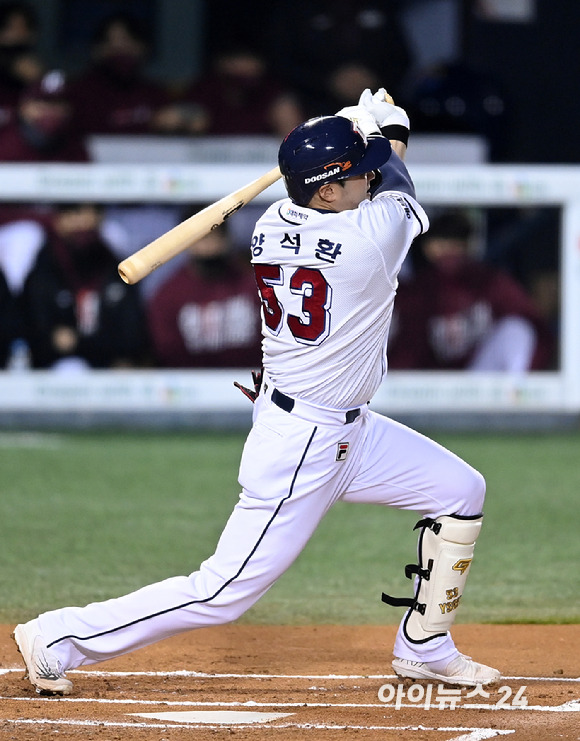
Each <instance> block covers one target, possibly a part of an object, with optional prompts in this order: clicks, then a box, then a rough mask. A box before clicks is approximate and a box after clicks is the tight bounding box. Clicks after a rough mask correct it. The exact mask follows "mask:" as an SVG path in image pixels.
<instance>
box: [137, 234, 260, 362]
mask: <svg viewBox="0 0 580 741" xmlns="http://www.w3.org/2000/svg"><path fill="white" fill-rule="evenodd" d="M246 262H247V261H246ZM148 310H149V326H150V333H151V338H152V343H153V350H154V356H155V360H156V363H157V364H158V365H161V366H165V367H169V368H212V367H216V368H220V367H227V368H236V367H237V368H247V367H252V368H254V367H259V366H260V364H261V349H260V345H261V322H260V303H259V300H258V291H257V288H256V281H255V279H254V275H253V273H252V271H251V270H250V268H249V265H247V264H245V265H242V264H241V261H240V260H239V259H238V258H237V256H236V255H234V254H232V251H231V247H230V244H229V241H228V239H227V232H226V230H225V226H222V227H219V228H218V229H214V230H213V231H212V232H210V233H209V234H208V235H207V236H206V237H204V238H203V239H200V240H198V241H197V242H196V243H195V244H194V245H192V246H191V248H190V250H189V260H188V262H187V263H186V264H185V265H183V266H181V267H180V268H179V269H178V270H177V271H176V272H175V273H174V274H173V275H172V276H171V277H169V278H168V279H167V281H166V282H165V283H163V284H162V285H161V286H160V287H159V289H158V290H157V292H156V293H155V294H154V296H153V297H152V299H151V300H150V302H149V306H148Z"/></svg>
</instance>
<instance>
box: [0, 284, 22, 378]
mask: <svg viewBox="0 0 580 741" xmlns="http://www.w3.org/2000/svg"><path fill="white" fill-rule="evenodd" d="M17 336H18V320H17V314H16V301H15V298H14V296H13V294H12V292H11V291H10V289H9V287H8V281H7V280H6V278H5V276H4V273H3V272H2V271H1V270H0V368H6V366H7V364H8V361H9V358H10V355H11V351H12V346H13V342H14V340H15V339H16V338H17Z"/></svg>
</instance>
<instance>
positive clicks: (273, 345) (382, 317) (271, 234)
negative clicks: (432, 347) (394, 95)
mask: <svg viewBox="0 0 580 741" xmlns="http://www.w3.org/2000/svg"><path fill="white" fill-rule="evenodd" d="M427 227H428V220H427V216H426V214H425V212H424V211H423V209H422V208H421V206H420V205H419V204H418V203H417V202H416V201H415V200H414V199H413V198H411V197H410V196H409V195H406V194H403V193H397V192H388V191H387V192H383V193H379V194H378V195H377V196H376V197H375V198H374V199H373V200H372V201H364V202H363V203H362V204H361V205H360V206H359V207H358V208H357V209H353V210H348V211H342V212H340V213H335V212H332V211H318V210H315V209H311V208H307V207H302V206H297V205H296V204H294V203H293V202H292V201H291V200H290V199H283V200H281V201H277V202H276V203H274V204H272V206H270V208H269V209H268V210H267V211H266V212H265V214H264V215H263V216H262V217H261V218H260V219H259V220H258V222H257V224H256V228H255V230H254V233H253V235H252V263H253V265H254V270H255V275H256V281H257V284H258V291H259V293H260V298H261V301H262V333H263V342H262V348H263V355H264V368H265V370H266V372H267V374H268V376H269V377H270V379H271V381H272V382H273V383H274V385H275V386H276V387H277V388H278V389H279V390H280V391H283V392H284V393H286V394H288V395H289V396H293V397H296V398H300V399H303V400H305V401H308V402H310V403H312V404H315V405H318V406H322V407H328V408H332V409H349V408H353V407H356V406H360V405H362V404H365V403H366V402H368V401H370V399H371V398H372V396H373V395H374V393H375V392H376V390H377V388H378V386H379V385H380V383H381V381H382V379H383V376H384V374H385V372H386V369H387V360H386V346H387V337H388V332H389V326H390V323H391V316H392V311H393V301H394V298H395V293H396V288H397V275H398V273H399V270H400V267H401V264H402V262H403V260H404V258H405V256H406V254H407V252H408V250H409V247H410V245H411V242H412V241H413V239H414V238H415V237H416V236H417V235H418V234H420V233H421V232H422V231H424V230H425V229H426V228H427Z"/></svg>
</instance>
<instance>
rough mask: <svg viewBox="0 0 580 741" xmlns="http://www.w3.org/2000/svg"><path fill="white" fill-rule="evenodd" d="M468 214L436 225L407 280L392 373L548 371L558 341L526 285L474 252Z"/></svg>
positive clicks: (453, 214)
mask: <svg viewBox="0 0 580 741" xmlns="http://www.w3.org/2000/svg"><path fill="white" fill-rule="evenodd" d="M471 237H472V226H471V222H470V220H469V218H468V217H467V216H466V215H465V214H464V213H463V212H460V211H449V212H446V213H443V214H441V215H440V216H439V217H437V218H435V219H432V221H431V227H430V229H429V231H428V232H427V234H425V235H424V237H423V238H422V241H421V242H418V245H419V246H420V248H421V251H422V252H421V255H420V257H421V258H422V262H423V264H421V261H420V260H418V262H419V265H418V266H417V269H416V272H415V274H414V275H413V276H412V277H411V278H409V279H407V280H401V283H400V286H399V290H398V293H397V300H396V302H395V316H394V319H393V325H392V329H391V337H390V340H389V367H390V368H391V369H407V370H413V369H415V370H420V369H432V370H458V369H468V370H479V371H513V372H525V371H528V370H544V369H547V368H549V367H550V363H551V361H552V354H553V339H552V337H551V334H550V332H549V330H548V328H547V326H546V325H545V323H544V321H543V320H542V318H541V316H540V313H539V311H538V310H537V308H536V307H535V305H534V303H533V301H532V300H531V298H530V297H529V296H528V295H527V294H526V292H525V291H524V289H523V287H522V286H521V285H520V284H519V283H517V282H516V281H515V280H514V279H513V278H511V276H509V275H508V274H507V273H505V272H503V271H501V270H499V269H497V268H495V267H491V266H490V265H486V264H485V263H483V262H481V261H479V260H477V259H475V258H473V257H471V256H470V254H469V250H470V241H471Z"/></svg>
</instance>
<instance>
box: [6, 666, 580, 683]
mask: <svg viewBox="0 0 580 741" xmlns="http://www.w3.org/2000/svg"><path fill="white" fill-rule="evenodd" d="M24 671H25V670H24V667H23V666H17V667H8V668H4V669H0V675H2V674H10V673H12V672H24ZM67 674H79V675H83V676H93V677H188V678H192V679H196V678H198V679H309V680H310V679H326V680H333V679H336V680H344V679H380V680H383V679H394V680H395V681H397V680H399V677H398V676H397V675H396V674H229V673H228V674H217V673H208V672H193V671H187V670H186V669H177V670H175V671H165V672H164V671H156V672H145V671H124V672H121V671H103V670H102V669H88V670H87V669H71V670H70V671H68V672H67ZM500 681H501V682H503V681H506V682H580V677H520V676H504V677H501V679H500Z"/></svg>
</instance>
